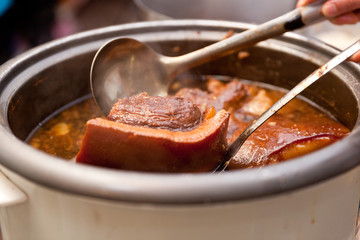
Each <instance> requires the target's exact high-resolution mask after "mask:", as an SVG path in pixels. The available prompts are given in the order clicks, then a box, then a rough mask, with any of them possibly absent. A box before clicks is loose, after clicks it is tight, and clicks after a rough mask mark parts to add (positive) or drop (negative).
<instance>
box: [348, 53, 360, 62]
mask: <svg viewBox="0 0 360 240" xmlns="http://www.w3.org/2000/svg"><path fill="white" fill-rule="evenodd" d="M349 61H353V62H357V63H360V51H358V52H357V53H355V54H354V55H352V56H351V57H350V58H349Z"/></svg>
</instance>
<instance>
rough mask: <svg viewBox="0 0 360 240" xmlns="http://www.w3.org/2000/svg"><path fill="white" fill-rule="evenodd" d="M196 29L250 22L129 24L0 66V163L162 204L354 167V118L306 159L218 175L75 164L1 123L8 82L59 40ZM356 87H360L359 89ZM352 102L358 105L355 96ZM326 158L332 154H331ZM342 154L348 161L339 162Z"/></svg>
mask: <svg viewBox="0 0 360 240" xmlns="http://www.w3.org/2000/svg"><path fill="white" fill-rule="evenodd" d="M198 26H204V27H214V26H216V27H219V28H221V29H222V30H224V31H225V29H244V28H249V27H251V26H253V25H251V24H245V23H239V22H231V21H217V20H164V21H149V22H141V23H128V24H123V25H117V26H110V27H106V28H101V29H95V30H90V31H87V32H82V33H78V34H74V35H71V36H68V37H65V38H62V39H58V40H54V41H51V42H49V43H46V44H43V45H41V46H38V47H36V48H33V49H31V50H29V51H27V52H25V53H24V54H21V55H20V56H18V57H16V58H14V59H12V60H10V61H8V62H7V63H5V64H3V65H2V66H1V67H0V91H1V95H0V103H1V104H0V123H1V125H0V136H1V137H0V153H1V155H2V156H1V157H0V164H2V165H3V166H4V167H6V168H8V169H10V170H12V171H14V172H16V173H18V174H20V175H22V176H23V177H25V178H27V179H29V180H31V181H34V182H36V183H38V184H40V185H44V186H47V187H50V188H53V189H56V190H60V191H65V192H70V193H74V194H80V195H85V196H91V197H97V198H104V199H111V200H121V201H129V202H141V203H162V204H164V203H165V204H195V203H210V202H226V201H238V200H245V199H252V198H259V197H266V196H270V195H274V194H278V193H283V192H287V191H291V190H295V189H299V188H303V187H306V186H309V185H311V184H315V183H319V182H321V181H324V180H327V179H330V178H332V177H335V176H337V175H340V174H342V173H345V172H347V171H349V170H351V169H352V168H354V167H356V166H358V165H359V164H360V158H359V157H358V156H359V153H360V147H359V145H360V143H358V142H360V141H358V140H359V136H360V130H359V128H358V125H359V119H358V120H357V123H356V126H355V128H354V129H353V130H352V132H351V133H350V135H349V136H347V137H346V138H344V139H342V140H340V141H338V142H336V143H334V144H332V145H331V146H328V147H325V148H323V149H320V150H318V151H316V152H313V153H310V154H307V155H306V156H303V157H298V158H295V159H292V160H291V161H286V162H282V163H279V164H275V165H271V166H266V167H262V168H253V169H245V170H238V171H236V170H234V171H229V172H224V173H221V174H211V173H200V174H157V173H140V172H131V171H121V170H114V169H106V168H99V167H94V166H88V165H81V164H74V163H72V162H67V161H64V160H62V159H60V158H57V157H53V156H50V155H48V154H45V153H43V152H40V151H38V150H36V149H34V148H32V147H31V146H29V145H27V144H26V143H24V142H23V141H21V140H19V139H17V138H16V137H15V136H14V135H13V134H12V132H11V129H10V127H9V124H8V121H7V111H8V107H9V106H8V100H9V99H11V96H12V94H13V93H14V91H13V90H12V89H16V87H18V86H19V85H17V84H19V83H14V82H12V81H11V79H12V77H13V76H15V75H16V74H17V71H19V69H20V70H21V69H23V68H24V67H25V68H26V67H27V66H29V64H30V65H31V64H33V62H34V60H36V59H39V57H40V58H46V54H47V52H49V51H50V52H54V51H57V50H58V49H61V48H63V47H64V45H65V46H67V47H74V46H77V45H78V44H83V45H87V43H88V42H90V43H91V44H97V45H98V44H99V43H98V41H104V38H106V37H107V36H109V37H110V36H111V35H112V34H113V33H114V32H116V33H117V34H118V35H122V34H123V33H124V34H128V33H129V32H130V33H138V32H144V31H153V30H156V29H157V30H159V29H166V28H170V29H172V28H174V29H181V28H191V27H198ZM277 39H283V40H288V41H290V42H305V43H306V44H308V45H309V44H310V45H314V46H316V47H317V48H319V49H321V51H324V52H327V53H328V54H332V55H334V54H336V53H338V50H336V49H335V48H333V47H330V46H328V45H326V44H324V43H322V42H320V41H317V40H313V39H309V38H306V37H304V36H300V35H297V34H294V33H286V34H285V35H283V36H281V37H279V38H277ZM101 45H102V44H101ZM87 46H88V45H87ZM345 64H346V67H347V68H349V69H353V70H356V71H358V72H360V67H359V66H358V65H356V64H354V63H345ZM354 84H355V83H354ZM357 84H358V83H357ZM355 85H356V84H355ZM357 88H358V91H360V90H359V87H357ZM359 95H360V94H359ZM357 98H358V97H357ZM356 100H357V102H358V105H360V101H359V99H356ZM19 149H21V151H19ZM354 149H359V150H356V151H354ZM329 155H331V156H332V157H331V158H330V159H329V157H328V156H329ZM29 156H30V157H29ZM14 159H16V161H14ZM343 159H348V161H346V162H345V163H344V161H343Z"/></svg>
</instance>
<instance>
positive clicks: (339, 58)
mask: <svg viewBox="0 0 360 240" xmlns="http://www.w3.org/2000/svg"><path fill="white" fill-rule="evenodd" d="M359 50H360V39H359V40H357V41H356V42H355V43H353V44H352V45H351V46H350V47H348V48H346V49H345V50H344V51H342V52H341V53H339V54H338V55H336V56H335V57H333V58H332V59H330V60H329V61H328V62H327V63H326V64H324V65H323V66H321V67H319V68H318V69H316V70H315V71H314V72H313V73H311V74H310V75H309V76H308V77H306V78H305V79H304V80H302V81H301V82H300V83H298V84H297V85H296V86H295V87H294V88H293V89H291V90H290V91H289V92H288V93H286V94H285V95H284V96H283V97H282V98H280V99H279V100H278V101H277V102H275V103H274V104H273V105H272V106H271V107H270V108H269V109H268V110H266V111H265V112H264V113H263V114H261V115H260V116H259V117H258V118H257V119H255V120H254V121H253V122H252V123H251V124H250V125H249V126H248V127H247V128H246V129H245V130H244V131H243V132H242V133H241V134H240V136H238V137H237V138H236V139H235V141H234V142H232V143H231V144H230V146H229V147H228V149H227V150H226V153H225V155H224V156H223V160H222V162H221V164H220V165H219V166H218V168H217V169H216V170H215V171H220V172H222V171H224V170H225V169H226V167H227V166H228V164H229V162H230V160H231V159H232V158H233V157H234V156H235V155H236V153H237V152H238V151H239V149H240V148H241V146H242V145H243V144H244V142H245V141H246V139H247V138H248V137H249V136H250V135H251V134H252V133H253V132H254V131H255V130H256V129H258V128H259V127H260V126H261V125H262V124H263V123H264V122H265V121H266V120H268V119H269V118H270V117H271V116H272V115H274V114H275V113H276V112H277V111H279V110H280V109H281V108H282V107H284V106H285V105H286V104H287V103H288V102H290V101H291V100H292V99H293V98H295V97H296V96H297V95H298V94H300V93H301V92H302V91H303V90H305V89H306V88H307V87H309V86H310V85H311V84H313V83H314V82H316V81H317V80H318V79H319V78H321V77H322V76H324V75H325V74H326V73H328V72H329V71H331V70H332V69H333V68H335V67H336V66H337V65H339V64H340V63H342V62H343V61H345V60H346V59H348V58H349V57H351V56H352V55H353V54H354V53H356V52H357V51H359Z"/></svg>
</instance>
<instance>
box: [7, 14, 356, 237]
mask: <svg viewBox="0 0 360 240" xmlns="http://www.w3.org/2000/svg"><path fill="white" fill-rule="evenodd" d="M248 27H251V25H246V24H239V23H233V22H223V21H203V20H169V21H161V22H144V23H134V24H127V25H119V26H113V27H108V28H103V29H98V30H93V31H89V32H84V33H80V34H76V35H73V36H70V37H67V38H64V39H60V40H56V41H53V42H50V43H47V44H45V45H42V46H39V47H37V48H35V49H32V50H30V51H28V52H26V53H24V54H23V55H21V56H19V57H17V58H15V59H13V60H11V61H9V62H7V63H5V64H4V65H3V66H1V68H0V163H1V167H0V171H1V172H0V223H1V229H2V234H3V238H4V240H9V239H10V240H19V239H21V240H23V239H27V240H48V239H76V240H82V239H86V240H91V239H137V240H138V239H147V240H148V239H156V240H159V239H206V240H209V239H244V240H247V239H249V240H250V239H252V240H254V239H256V240H257V239H276V240H280V239H286V240H288V239H304V240H305V239H306V240H309V239H310V240H311V239H314V240H322V239H324V240H333V239H334V240H337V239H346V240H351V239H354V238H355V229H356V223H357V210H358V206H359V193H360V186H359V184H360V179H359V178H360V166H359V164H360V158H359V156H360V148H359V139H360V132H359V131H360V130H359V124H360V121H359V106H360V86H359V81H358V79H360V67H359V66H358V65H356V64H353V63H345V64H343V65H341V66H340V67H338V68H337V69H335V70H334V71H332V73H331V74H329V75H327V76H326V77H324V79H323V81H320V82H318V83H317V84H315V85H314V86H312V87H310V88H309V89H308V90H307V91H306V92H305V93H304V94H305V95H306V96H308V97H310V98H311V99H312V100H313V101H315V102H316V103H318V104H320V105H321V106H322V107H323V108H324V109H326V110H328V111H330V112H331V113H333V114H334V115H335V116H337V118H338V119H339V120H340V121H342V122H343V123H344V124H345V125H346V126H348V127H349V128H351V129H352V131H351V134H350V135H349V136H347V137H346V138H344V139H342V140H341V141H338V142H337V143H335V144H332V145H331V146H329V147H326V148H323V149H321V150H319V151H316V152H314V153H312V154H308V155H306V156H303V157H299V158H296V159H293V160H291V161H287V162H283V163H279V164H276V165H272V166H267V167H263V168H254V169H247V170H239V171H231V172H230V171H229V172H225V173H223V174H220V175H219V174H211V173H208V174H150V173H139V172H130V171H119V170H113V169H104V168H99V167H93V166H87V165H78V164H74V163H71V162H66V161H64V160H62V159H59V158H56V157H52V156H49V155H47V154H45V153H42V152H40V151H38V150H35V149H33V148H32V147H30V146H29V145H27V144H26V143H25V142H24V141H25V139H26V137H27V135H28V134H29V133H30V132H31V130H32V129H33V128H34V127H35V126H36V125H37V124H38V123H39V122H40V121H42V120H43V119H44V118H46V117H47V116H48V115H49V114H50V113H52V112H54V111H55V110H56V109H58V108H59V107H60V106H63V105H65V104H67V103H69V102H71V101H73V100H75V99H77V98H79V97H82V96H84V95H86V94H88V93H89V84H88V73H89V69H90V63H91V60H92V57H93V55H94V53H95V51H96V50H97V49H98V48H99V47H100V46H101V45H102V44H103V43H105V42H106V41H108V40H109V39H112V38H114V37H117V36H131V37H135V38H137V39H140V40H142V41H145V42H148V43H149V44H151V45H152V46H153V47H154V48H156V49H157V51H161V52H163V53H165V54H168V55H174V54H175V53H174V52H172V49H174V46H176V47H179V48H177V49H180V50H181V51H180V53H176V54H181V53H182V52H187V51H191V50H193V49H195V48H198V47H201V46H204V45H207V44H209V43H210V42H213V41H217V40H220V39H222V38H223V37H224V36H225V35H226V33H227V31H228V30H230V29H231V30H234V31H235V32H236V31H242V30H243V29H246V28H248ZM155 43H156V44H155ZM248 51H249V53H250V57H249V58H248V59H247V60H246V61H243V62H241V63H239V62H238V61H235V60H236V59H237V57H236V54H234V55H231V56H227V57H224V58H221V59H219V60H217V61H215V62H212V63H208V64H205V65H204V66H202V67H199V68H197V69H196V70H195V71H197V72H201V73H202V74H222V75H230V76H237V77H240V78H246V79H252V80H256V81H262V82H268V83H272V84H275V85H279V86H282V87H291V86H293V85H294V84H295V83H296V82H297V81H300V80H301V79H302V78H303V77H304V76H306V75H307V74H308V73H309V72H312V70H313V69H314V68H315V67H316V66H317V65H319V64H322V63H323V62H325V61H326V60H328V59H329V58H330V57H331V56H333V55H334V54H336V53H337V52H338V51H337V50H336V49H333V48H331V47H329V46H327V45H324V44H323V43H321V42H317V41H313V40H310V39H307V38H304V37H301V36H298V35H294V34H286V35H285V36H282V37H279V38H277V39H272V40H268V41H265V42H263V43H260V44H258V45H256V46H255V47H253V48H250V49H248ZM299 66H301V67H299Z"/></svg>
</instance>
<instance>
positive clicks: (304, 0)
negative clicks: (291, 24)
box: [296, 0, 317, 7]
mask: <svg viewBox="0 0 360 240" xmlns="http://www.w3.org/2000/svg"><path fill="white" fill-rule="evenodd" d="M316 1H317V0H299V1H298V2H297V3H296V7H303V6H305V5H308V4H310V3H313V2H316Z"/></svg>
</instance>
